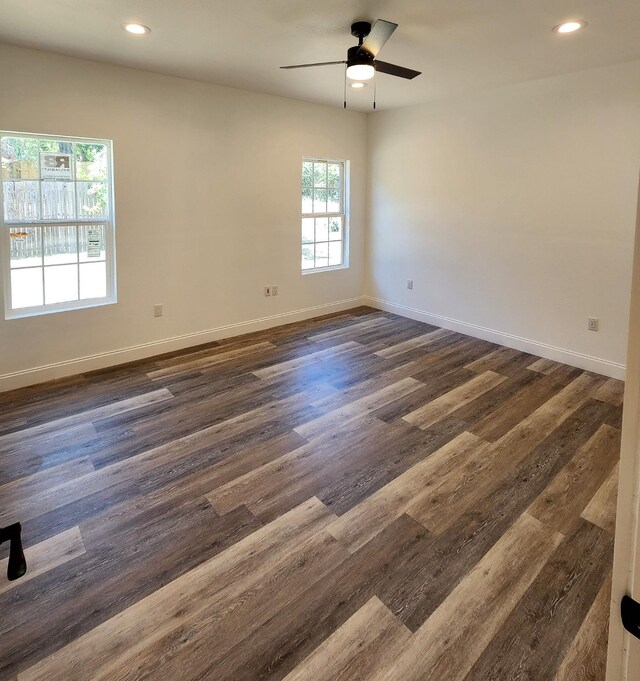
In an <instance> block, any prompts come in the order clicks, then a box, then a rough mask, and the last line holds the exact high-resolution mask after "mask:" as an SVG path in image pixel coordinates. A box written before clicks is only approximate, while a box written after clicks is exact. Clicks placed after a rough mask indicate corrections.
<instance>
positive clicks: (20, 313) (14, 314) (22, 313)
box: [4, 298, 118, 321]
mask: <svg viewBox="0 0 640 681" xmlns="http://www.w3.org/2000/svg"><path fill="white" fill-rule="evenodd" d="M117 302H118V301H117V300H116V299H115V298H101V299H99V300H97V301H95V302H91V303H90V304H89V305H87V304H86V301H83V302H82V304H81V305H74V304H73V303H61V304H60V307H51V308H49V309H46V310H43V309H33V308H25V309H24V310H15V311H10V312H7V313H5V316H4V318H5V320H6V321H11V320H12V319H26V318H27V317H42V316H43V315H49V314H55V313H57V312H71V311H72V310H91V309H93V308H94V307H104V306H105V305H115V304H116V303H117Z"/></svg>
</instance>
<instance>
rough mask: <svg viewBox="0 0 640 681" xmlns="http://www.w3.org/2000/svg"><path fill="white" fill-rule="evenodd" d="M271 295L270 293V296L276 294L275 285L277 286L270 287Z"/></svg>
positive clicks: (276, 288)
mask: <svg viewBox="0 0 640 681" xmlns="http://www.w3.org/2000/svg"><path fill="white" fill-rule="evenodd" d="M271 295H272V296H277V295H278V287H277V286H272V287H271Z"/></svg>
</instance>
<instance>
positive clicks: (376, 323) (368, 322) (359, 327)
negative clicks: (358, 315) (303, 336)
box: [309, 316, 392, 341]
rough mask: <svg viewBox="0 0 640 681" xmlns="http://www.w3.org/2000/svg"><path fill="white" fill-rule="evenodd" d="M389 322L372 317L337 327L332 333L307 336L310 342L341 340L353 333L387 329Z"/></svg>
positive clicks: (325, 332) (385, 319) (326, 332)
mask: <svg viewBox="0 0 640 681" xmlns="http://www.w3.org/2000/svg"><path fill="white" fill-rule="evenodd" d="M391 325H392V324H391V320H390V319H389V318H387V317H384V316H373V317H371V318H370V319H365V320H364V321H362V322H355V323H353V324H347V325H345V326H343V327H339V328H337V329H334V330H332V331H324V332H322V333H316V334H314V335H311V336H309V338H310V339H311V340H312V341H326V340H335V339H336V338H342V337H344V336H350V335H352V334H354V333H359V332H361V331H366V332H369V331H371V330H372V329H376V328H378V327H380V326H382V327H389V326H391Z"/></svg>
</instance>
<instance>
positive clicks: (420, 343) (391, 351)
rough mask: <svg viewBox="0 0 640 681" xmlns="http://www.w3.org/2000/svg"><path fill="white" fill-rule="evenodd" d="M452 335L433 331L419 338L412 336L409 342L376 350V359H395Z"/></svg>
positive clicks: (440, 330)
mask: <svg viewBox="0 0 640 681" xmlns="http://www.w3.org/2000/svg"><path fill="white" fill-rule="evenodd" d="M452 334H453V331H449V330H448V329H436V330H435V331H429V332H428V333H423V334H422V335H420V336H414V337H413V338H409V340H406V341H402V342H401V343H396V344H395V345H390V346H389V347H387V348H384V349H382V350H378V351H377V352H376V353H375V354H376V355H378V357H397V356H398V355H402V354H403V353H405V352H408V351H409V350H415V349H416V348H424V347H425V346H426V345H431V344H432V343H434V342H435V341H439V340H441V339H443V338H449V337H450V336H451V335H452Z"/></svg>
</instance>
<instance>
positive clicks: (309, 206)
mask: <svg viewBox="0 0 640 681" xmlns="http://www.w3.org/2000/svg"><path fill="white" fill-rule="evenodd" d="M302 212H303V213H313V189H307V188H306V187H303V189H302Z"/></svg>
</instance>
